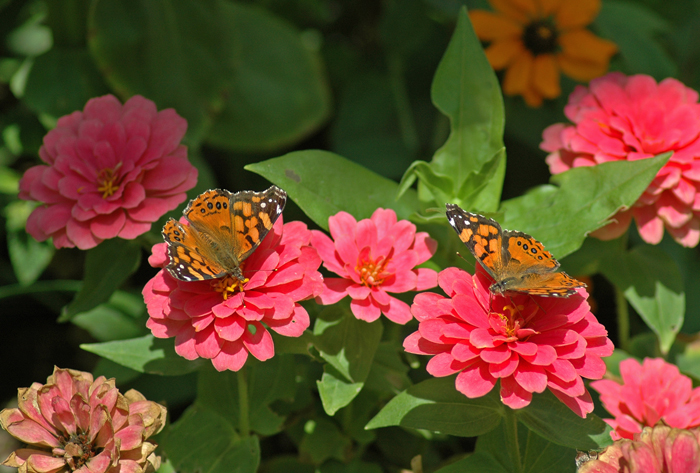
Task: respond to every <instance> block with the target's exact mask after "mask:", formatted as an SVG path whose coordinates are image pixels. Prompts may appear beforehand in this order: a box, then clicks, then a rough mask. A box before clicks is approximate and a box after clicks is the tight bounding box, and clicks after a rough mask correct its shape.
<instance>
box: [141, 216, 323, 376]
mask: <svg viewBox="0 0 700 473" xmlns="http://www.w3.org/2000/svg"><path fill="white" fill-rule="evenodd" d="M181 222H183V223H186V221H185V220H184V218H183V219H182V220H181ZM310 238H311V233H310V232H309V230H308V229H307V228H306V225H305V224H303V223H302V222H290V223H287V224H283V223H282V218H281V217H280V218H279V219H278V220H277V221H276V222H275V225H274V227H273V228H272V230H270V232H269V233H268V234H267V236H266V237H265V239H264V240H263V242H262V243H261V244H260V246H259V247H258V248H257V249H256V250H255V251H254V252H253V253H252V254H251V255H250V256H249V257H248V258H247V259H246V260H245V261H244V262H243V263H242V264H241V269H242V270H243V274H244V275H245V277H246V278H249V280H248V281H247V282H244V283H240V282H239V281H237V280H234V279H233V278H232V277H230V276H227V277H225V278H221V279H212V280H207V281H189V282H188V281H178V280H177V279H175V278H173V277H172V276H171V275H170V273H168V271H167V270H165V269H162V270H161V271H159V272H158V274H156V275H155V277H154V278H153V279H151V280H150V281H148V283H146V286H145V287H144V289H143V297H144V299H145V300H146V307H147V309H148V315H149V316H150V318H149V319H148V322H147V323H146V326H147V327H148V328H150V329H151V332H153V335H154V336H156V337H158V338H169V337H175V351H176V352H177V353H178V354H179V355H180V356H182V357H184V358H186V359H188V360H194V359H196V358H199V357H202V358H209V359H211V361H212V363H213V365H214V368H216V369H217V370H219V371H223V370H232V371H238V370H239V369H241V367H243V365H244V364H245V362H246V360H247V359H248V353H249V352H250V354H252V355H253V356H254V357H255V358H257V359H259V360H260V361H265V360H267V359H269V358H272V356H274V354H275V347H274V345H273V343H272V337H271V336H270V333H269V332H268V331H267V329H268V328H270V329H272V330H274V331H275V332H277V333H279V334H281V335H284V336H287V337H299V336H300V335H301V334H302V333H303V332H304V330H306V329H307V328H308V327H309V324H310V321H309V314H308V313H307V312H306V310H305V309H304V308H303V307H302V306H301V305H300V304H299V303H298V301H301V300H304V299H310V298H313V297H315V296H317V295H318V294H320V293H321V291H322V290H323V278H322V276H321V273H319V272H318V271H317V270H318V267H319V266H321V258H319V256H318V253H317V252H316V250H315V249H313V248H312V247H311V246H309V240H310ZM148 262H149V263H150V264H151V266H154V267H158V268H164V267H165V266H166V265H167V264H168V256H167V253H166V244H165V243H159V244H157V245H154V246H153V254H152V255H151V257H150V258H149V259H148ZM263 324H265V325H263Z"/></svg>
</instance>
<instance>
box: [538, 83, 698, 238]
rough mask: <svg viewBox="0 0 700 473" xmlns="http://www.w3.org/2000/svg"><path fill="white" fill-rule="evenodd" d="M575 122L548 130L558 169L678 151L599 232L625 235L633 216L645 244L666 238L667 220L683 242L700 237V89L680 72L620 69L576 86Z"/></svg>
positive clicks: (570, 114) (545, 145) (571, 115)
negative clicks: (672, 75)
mask: <svg viewBox="0 0 700 473" xmlns="http://www.w3.org/2000/svg"><path fill="white" fill-rule="evenodd" d="M564 113H565V114H566V116H567V118H568V119H569V120H571V121H572V122H573V125H566V124H564V123H558V124H555V125H552V126H550V127H548V128H547V129H546V130H544V133H543V138H544V141H543V142H542V144H541V145H540V147H541V148H542V149H543V150H544V151H548V152H549V153H550V154H549V156H547V164H549V170H550V171H551V172H552V174H559V173H560V172H564V171H566V170H568V169H571V168H574V167H579V166H594V165H596V164H600V163H605V162H608V161H624V160H629V161H634V160H637V159H642V158H648V157H651V156H656V155H658V154H661V153H664V152H666V151H673V156H672V157H671V159H670V161H668V163H667V164H666V165H665V166H664V167H663V168H662V169H661V170H660V171H659V173H658V174H657V176H656V178H655V179H654V181H652V183H651V184H650V185H649V187H648V188H647V189H646V191H645V192H644V194H642V196H641V197H640V198H639V199H638V200H637V202H636V203H635V204H634V206H633V207H632V208H631V209H628V210H622V211H620V212H618V213H617V214H616V215H615V220H616V222H613V223H611V224H609V225H607V226H605V227H603V228H601V229H600V230H598V231H597V232H595V233H594V235H596V236H598V237H600V238H602V239H612V238H616V237H618V236H620V235H622V234H623V233H624V232H625V231H626V230H627V227H629V224H630V222H631V220H632V217H634V219H635V220H636V222H637V228H638V229H639V234H640V235H641V236H642V238H643V239H644V241H646V242H647V243H652V244H656V243H659V242H660V241H661V238H662V237H663V233H664V227H666V230H668V232H669V233H670V234H671V236H672V237H673V238H674V239H675V240H676V241H677V242H678V243H680V244H682V245H683V246H688V247H693V246H696V245H697V244H698V241H700V193H699V192H698V191H699V190H700V104H698V93H697V92H695V91H694V90H692V89H690V88H688V87H685V86H684V85H683V84H682V83H680V82H678V81H677V80H676V79H664V80H663V81H661V82H660V83H658V84H657V83H656V81H654V79H653V78H651V77H649V76H645V75H641V74H640V75H635V76H630V77H626V76H625V75H623V74H621V73H619V72H613V73H610V74H608V75H606V76H604V77H601V78H598V79H594V80H592V81H591V83H590V85H589V86H588V87H583V86H578V87H577V88H576V89H575V90H574V92H573V93H572V94H571V95H570V96H569V104H568V105H567V106H566V107H565V108H564Z"/></svg>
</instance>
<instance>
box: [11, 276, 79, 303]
mask: <svg viewBox="0 0 700 473" xmlns="http://www.w3.org/2000/svg"><path fill="white" fill-rule="evenodd" d="M82 285H83V282H82V281H71V280H67V279H58V280H54V281H37V282H35V283H34V284H31V285H29V286H22V285H21V284H11V285H9V286H3V287H0V299H4V298H6V297H13V296H22V295H25V294H36V293H41V292H78V291H79V290H80V288H81V287H82Z"/></svg>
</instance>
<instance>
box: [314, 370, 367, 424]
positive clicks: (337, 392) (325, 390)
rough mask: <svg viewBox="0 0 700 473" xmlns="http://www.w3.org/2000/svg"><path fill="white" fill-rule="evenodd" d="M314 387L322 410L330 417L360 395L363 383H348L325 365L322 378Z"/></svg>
mask: <svg viewBox="0 0 700 473" xmlns="http://www.w3.org/2000/svg"><path fill="white" fill-rule="evenodd" d="M316 385H317V387H318V394H319V396H321V403H322V404H323V410H324V411H326V414H328V415H329V416H332V415H335V413H336V412H338V410H339V409H341V408H343V407H345V406H347V405H348V404H350V403H351V402H352V400H353V399H355V397H357V395H358V394H360V391H362V387H363V386H364V383H363V382H352V381H348V380H347V379H346V378H345V376H343V375H342V374H340V372H338V370H336V369H335V368H333V366H331V365H330V364H327V365H325V366H324V367H323V376H322V377H321V379H320V380H319V381H316Z"/></svg>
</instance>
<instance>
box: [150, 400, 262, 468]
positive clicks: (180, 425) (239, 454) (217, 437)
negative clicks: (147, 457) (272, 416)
mask: <svg viewBox="0 0 700 473" xmlns="http://www.w3.org/2000/svg"><path fill="white" fill-rule="evenodd" d="M162 447H163V450H164V451H165V453H166V454H167V456H168V458H169V460H170V461H171V462H172V463H173V466H174V467H175V469H176V470H177V471H181V472H183V473H255V472H256V471H257V469H258V465H259V464H260V445H259V441H258V438H257V437H256V436H251V437H248V438H245V439H240V438H238V435H237V434H236V431H235V430H234V429H233V426H232V425H231V424H230V423H229V422H227V421H226V420H225V419H223V418H222V417H221V416H220V415H218V414H217V413H215V412H214V411H212V410H210V409H207V408H206V407H203V406H201V405H199V404H194V405H193V406H191V407H189V408H188V409H187V411H185V413H184V414H183V416H182V417H181V418H180V419H179V420H178V421H177V422H176V423H174V424H173V425H172V427H171V428H170V430H169V431H168V434H167V436H166V438H165V440H164V441H163V442H162Z"/></svg>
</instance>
